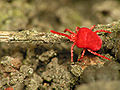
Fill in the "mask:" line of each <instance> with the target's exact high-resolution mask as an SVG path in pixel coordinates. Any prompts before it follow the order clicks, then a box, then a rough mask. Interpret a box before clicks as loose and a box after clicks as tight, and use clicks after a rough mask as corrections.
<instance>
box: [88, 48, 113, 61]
mask: <svg viewBox="0 0 120 90" xmlns="http://www.w3.org/2000/svg"><path fill="white" fill-rule="evenodd" d="M87 50H88V51H89V52H91V53H92V54H94V55H97V56H99V57H102V58H105V59H107V60H111V59H109V58H107V57H105V56H102V55H100V54H98V53H96V52H93V51H92V50H90V49H87Z"/></svg>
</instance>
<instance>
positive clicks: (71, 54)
mask: <svg viewBox="0 0 120 90" xmlns="http://www.w3.org/2000/svg"><path fill="white" fill-rule="evenodd" d="M74 46H75V43H73V45H72V46H71V62H73V48H74Z"/></svg>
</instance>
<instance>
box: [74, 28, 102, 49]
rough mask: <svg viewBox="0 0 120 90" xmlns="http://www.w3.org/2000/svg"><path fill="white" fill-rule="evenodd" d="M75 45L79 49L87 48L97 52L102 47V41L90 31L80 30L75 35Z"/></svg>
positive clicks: (86, 29) (87, 29)
mask: <svg viewBox="0 0 120 90" xmlns="http://www.w3.org/2000/svg"><path fill="white" fill-rule="evenodd" d="M76 45H77V47H79V48H87V49H91V50H93V51H97V50H99V49H100V48H101V46H102V40H101V39H100V37H99V36H98V35H97V34H96V33H95V32H93V31H92V30H91V29H89V28H80V29H79V31H78V34H77V40H76Z"/></svg>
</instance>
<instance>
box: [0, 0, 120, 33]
mask: <svg viewBox="0 0 120 90" xmlns="http://www.w3.org/2000/svg"><path fill="white" fill-rule="evenodd" d="M119 18H120V0H0V30H21V29H25V28H30V27H37V28H39V30H40V31H43V32H49V30H50V29H54V30H60V31H63V30H64V29H65V28H69V29H75V27H76V26H89V27H90V26H92V25H94V24H108V23H111V22H113V21H116V20H118V19H119Z"/></svg>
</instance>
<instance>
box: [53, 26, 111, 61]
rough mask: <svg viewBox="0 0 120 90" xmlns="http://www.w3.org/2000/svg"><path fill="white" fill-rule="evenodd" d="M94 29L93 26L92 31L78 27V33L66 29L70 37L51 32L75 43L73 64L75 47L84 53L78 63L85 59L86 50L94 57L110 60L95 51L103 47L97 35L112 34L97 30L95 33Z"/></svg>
mask: <svg viewBox="0 0 120 90" xmlns="http://www.w3.org/2000/svg"><path fill="white" fill-rule="evenodd" d="M94 27H95V25H93V26H92V27H91V28H90V29H89V28H85V27H83V28H79V27H76V33H74V32H72V31H71V30H70V29H65V30H64V32H66V31H68V32H69V33H70V35H67V34H63V33H59V32H56V31H53V30H51V32H52V33H54V34H58V35H62V36H65V37H67V38H68V39H70V41H73V42H74V43H73V45H72V46H71V62H73V48H74V46H75V45H76V46H77V47H78V48H83V53H82V55H81V58H80V59H78V61H80V60H81V59H82V58H83V56H84V54H85V51H86V50H88V51H89V52H91V53H92V54H94V55H97V56H99V57H102V58H105V59H107V60H110V59H109V58H107V57H105V56H102V55H100V54H98V53H96V52H93V51H98V50H100V48H101V46H102V40H101V39H100V37H99V36H98V35H97V33H98V32H105V33H111V32H109V31H105V30H97V31H95V32H93V31H92V29H93V28H94Z"/></svg>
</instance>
